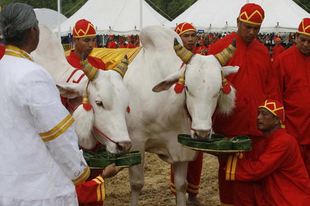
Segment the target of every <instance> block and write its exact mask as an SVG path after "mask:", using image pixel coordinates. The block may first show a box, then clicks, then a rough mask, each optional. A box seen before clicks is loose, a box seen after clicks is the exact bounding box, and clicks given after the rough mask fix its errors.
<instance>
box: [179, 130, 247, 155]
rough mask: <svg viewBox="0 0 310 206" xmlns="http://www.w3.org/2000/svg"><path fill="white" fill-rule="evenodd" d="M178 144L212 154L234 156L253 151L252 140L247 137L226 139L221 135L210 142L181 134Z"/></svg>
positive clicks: (212, 137) (212, 138)
mask: <svg viewBox="0 0 310 206" xmlns="http://www.w3.org/2000/svg"><path fill="white" fill-rule="evenodd" d="M178 142H179V143H180V144H182V146H184V147H187V148H189V149H193V150H196V151H202V152H207V153H211V154H215V153H216V154H220V153H223V154H225V153H226V154H233V153H236V152H244V151H249V150H251V149H252V140H251V139H250V138H249V137H248V136H245V135H239V136H235V137H233V138H226V137H225V136H223V135H220V134H212V136H211V138H210V139H209V140H196V139H193V138H192V137H191V136H190V135H187V134H179V135H178Z"/></svg>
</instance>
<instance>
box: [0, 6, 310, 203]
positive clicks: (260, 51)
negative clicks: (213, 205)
mask: <svg viewBox="0 0 310 206" xmlns="http://www.w3.org/2000/svg"><path fill="white" fill-rule="evenodd" d="M264 16H265V13H264V10H263V8H262V7H261V6H259V5H257V4H253V3H248V4H245V5H244V6H243V7H242V8H241V10H240V13H239V16H238V17H237V20H236V21H237V27H238V29H237V31H236V32H232V33H225V34H222V35H215V34H211V33H210V34H207V35H200V36H198V34H197V30H196V28H195V27H194V26H193V25H191V24H190V23H187V22H184V23H181V24H179V25H178V26H177V27H176V28H175V32H176V33H177V34H178V35H179V36H180V38H181V40H182V42H183V45H184V47H185V48H186V49H188V50H190V51H191V52H193V53H196V54H201V55H212V54H217V53H219V52H220V51H222V50H223V49H224V48H226V47H227V46H228V45H229V44H231V42H232V41H233V39H235V40H236V45H237V46H236V52H235V54H234V55H233V57H232V58H231V59H230V60H229V61H228V63H227V64H226V65H225V66H239V71H238V73H236V74H231V75H229V76H228V77H227V80H228V81H229V82H230V83H231V84H232V85H234V88H235V89H236V91H237V93H236V103H235V104H236V105H235V108H234V109H233V111H232V114H231V115H229V116H228V115H224V114H219V113H217V112H215V114H214V117H213V121H214V122H213V129H214V132H215V133H219V134H222V135H224V136H226V137H228V138H232V137H234V136H237V135H241V134H242V135H248V136H249V137H250V138H251V140H252V144H253V148H252V150H251V151H248V152H245V153H236V154H234V155H219V156H218V161H219V171H218V181H219V196H220V201H221V204H222V205H229V206H232V205H236V206H253V205H264V206H267V205H270V206H271V205H281V206H290V205H295V206H306V205H308V204H309V203H310V179H309V177H310V119H309V118H310V81H309V79H310V18H304V19H302V20H301V22H300V24H299V26H298V31H297V33H296V34H294V35H291V34H289V39H288V41H287V43H285V44H286V45H285V46H283V45H281V43H282V44H283V40H284V39H286V37H285V36H279V35H276V36H275V35H269V37H268V38H267V37H266V36H264V35H260V33H259V31H260V26H261V24H262V23H263V20H264ZM0 31H1V33H2V35H3V41H4V44H5V46H4V45H2V44H0V82H1V84H2V86H1V87H0V91H1V101H0V105H1V108H2V112H1V114H0V117H1V118H0V122H1V124H0V132H1V134H2V137H1V140H0V142H1V144H0V147H1V153H0V161H1V162H2V166H1V169H0V181H1V185H0V205H4V206H19V205H25V206H28V205H29V206H30V205H43V206H44V205H88V206H90V205H102V204H103V201H104V199H105V186H104V180H105V178H107V177H112V176H114V175H116V174H117V173H118V172H119V171H120V170H121V169H119V168H116V167H115V165H114V164H112V165H109V166H107V168H106V169H105V170H102V171H99V173H98V171H97V173H96V174H95V175H93V176H90V168H89V167H88V166H87V164H86V162H85V160H84V158H83V156H82V155H81V151H80V148H79V145H78V142H77V136H76V134H75V132H74V124H73V122H74V120H73V118H72V117H71V114H70V113H69V112H68V111H67V109H66V107H65V106H66V105H63V104H62V103H65V102H66V101H61V99H60V96H59V92H58V90H57V88H56V86H55V83H54V82H53V79H52V78H51V76H50V75H49V74H48V73H47V72H46V71H45V70H44V68H42V67H41V66H39V65H38V64H36V63H35V62H34V60H33V58H32V57H31V55H30V53H31V52H32V51H34V50H35V49H36V47H37V45H38V43H39V32H40V31H39V27H38V21H37V19H36V16H35V13H34V11H33V9H32V7H30V6H28V5H27V4H23V3H12V4H10V5H8V6H6V7H5V8H4V9H3V10H2V11H1V12H0ZM271 37H272V39H271ZM266 39H268V40H266ZM101 40H102V39H101ZM70 41H72V42H73V43H74V48H73V49H72V50H71V51H70V54H69V56H68V57H67V61H68V62H69V63H70V64H71V65H72V66H73V67H75V68H76V69H81V61H82V59H81V56H82V54H85V55H86V60H83V61H88V62H89V64H90V65H91V66H93V67H96V68H99V69H103V70H104V69H105V64H104V63H103V62H102V60H100V59H97V58H95V57H91V56H90V55H89V54H90V53H91V51H92V50H93V48H94V47H95V46H96V45H97V47H106V48H114V49H116V48H135V47H138V46H140V42H139V37H138V36H127V38H126V39H125V38H123V37H120V36H117V37H116V36H114V35H109V36H108V40H107V41H106V43H105V44H103V42H104V41H101V43H102V44H100V41H99V43H98V35H96V31H95V29H94V26H93V25H92V23H91V22H89V21H87V20H85V19H82V20H79V21H78V22H76V24H75V26H74V29H73V36H72V39H71V40H70ZM285 41H286V40H285ZM266 42H269V43H270V42H271V44H272V45H273V44H274V46H273V48H272V52H270V51H269V49H270V48H268V45H266ZM287 45H289V46H287ZM269 46H270V45H269ZM42 93H44V94H45V95H41V94H42ZM16 125H18V126H16ZM202 160H203V153H201V152H200V153H199V155H198V157H197V158H196V159H195V160H194V161H193V162H189V166H188V173H187V174H188V175H187V181H188V187H187V193H188V194H189V197H188V201H189V202H191V203H192V204H193V205H196V206H199V205H203V203H202V202H201V201H200V200H199V199H198V198H197V195H198V193H199V184H200V177H201V169H202V162H203V161H202ZM174 190H175V188H174V180H173V171H172V169H171V191H172V193H175V191H174Z"/></svg>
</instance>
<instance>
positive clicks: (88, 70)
mask: <svg viewBox="0 0 310 206" xmlns="http://www.w3.org/2000/svg"><path fill="white" fill-rule="evenodd" d="M81 66H82V70H83V72H84V73H85V74H86V76H87V77H88V79H89V80H90V81H93V80H95V79H96V78H97V76H98V75H97V74H98V69H96V68H95V67H93V66H92V65H91V64H90V63H89V62H88V60H87V58H86V55H85V54H82V56H81Z"/></svg>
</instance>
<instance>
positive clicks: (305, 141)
mask: <svg viewBox="0 0 310 206" xmlns="http://www.w3.org/2000/svg"><path fill="white" fill-rule="evenodd" d="M273 67H274V69H276V70H277V71H278V73H279V75H280V78H279V83H280V87H281V95H282V99H283V104H284V108H285V112H286V115H285V117H286V120H285V121H286V123H285V124H286V129H287V132H288V133H289V134H291V135H293V136H294V137H296V139H297V142H298V144H301V145H309V144H310V120H309V118H310V56H308V57H306V56H304V55H303V54H302V53H300V52H299V50H298V49H297V48H296V46H295V45H294V46H292V47H291V48H289V49H288V50H286V51H285V52H283V53H282V54H280V55H279V56H278V58H277V60H276V61H275V63H274V65H273Z"/></svg>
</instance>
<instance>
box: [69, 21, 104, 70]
mask: <svg viewBox="0 0 310 206" xmlns="http://www.w3.org/2000/svg"><path fill="white" fill-rule="evenodd" d="M73 42H74V44H75V47H74V49H73V50H71V52H70V55H69V56H67V61H68V62H69V64H71V66H73V67H74V68H77V69H81V68H82V66H81V64H80V61H81V55H82V53H84V54H85V55H86V56H87V60H88V61H89V63H90V64H91V65H92V66H93V67H95V68H97V69H104V70H105V68H106V67H105V64H104V63H103V61H102V60H101V59H98V58H96V57H92V56H89V54H90V53H91V52H92V50H93V49H94V46H95V43H96V31H95V28H94V25H93V24H92V23H90V22H89V21H87V20H85V19H81V20H79V21H77V22H76V24H75V26H74V28H73Z"/></svg>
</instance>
